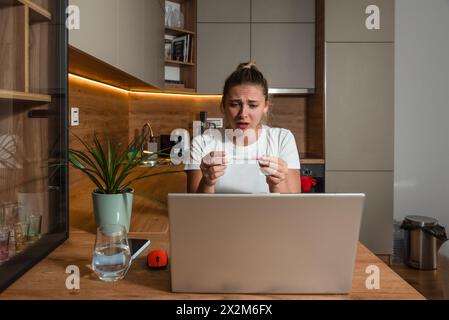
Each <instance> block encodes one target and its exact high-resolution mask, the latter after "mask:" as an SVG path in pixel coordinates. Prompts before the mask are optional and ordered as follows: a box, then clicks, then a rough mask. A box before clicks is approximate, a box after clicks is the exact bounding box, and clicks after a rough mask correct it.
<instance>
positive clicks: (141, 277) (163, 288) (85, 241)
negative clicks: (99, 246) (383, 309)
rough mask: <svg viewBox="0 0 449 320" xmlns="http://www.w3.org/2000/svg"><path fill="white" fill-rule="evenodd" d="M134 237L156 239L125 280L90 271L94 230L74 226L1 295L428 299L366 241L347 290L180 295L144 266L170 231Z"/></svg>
mask: <svg viewBox="0 0 449 320" xmlns="http://www.w3.org/2000/svg"><path fill="white" fill-rule="evenodd" d="M130 237H134V238H147V239H150V240H151V241H152V244H151V245H150V247H149V248H147V249H146V251H145V252H144V254H141V255H140V257H138V258H137V259H136V260H135V261H134V262H133V264H132V266H131V268H130V270H129V271H128V274H127V275H126V277H125V279H123V280H121V281H118V282H115V283H107V282H103V281H100V280H99V279H98V278H97V277H96V275H95V273H94V272H93V271H92V270H91V267H90V263H91V257H92V249H93V245H94V241H95V235H94V234H91V233H88V232H85V231H81V230H72V231H71V234H70V238H69V239H68V240H67V241H66V242H65V243H64V244H62V245H61V246H60V247H58V248H57V249H56V250H54V251H53V252H52V253H51V254H50V255H49V256H47V257H46V258H45V259H44V260H42V261H41V262H40V263H38V264H37V265H35V266H34V267H33V268H32V269H31V270H30V271H28V272H27V273H26V274H25V275H23V276H22V277H21V278H20V279H19V280H17V281H16V282H15V283H13V284H12V285H11V286H10V287H9V288H8V289H6V290H5V291H4V292H3V293H1V294H0V300H1V299H12V300H14V299H55V300H57V299H65V300H78V299H87V300H89V299H100V300H109V299H112V300H113V299H120V300H125V299H139V300H141V299H158V300H164V299H199V300H201V299H246V300H260V299H262V300H265V299H308V300H309V299H424V297H423V296H422V295H421V294H420V293H419V292H417V291H416V290H415V289H414V288H413V287H412V286H410V285H409V284H408V283H407V282H405V281H404V280H403V279H402V278H400V277H399V276H398V275H397V274H396V273H394V271H393V270H392V269H390V268H389V267H388V266H387V265H386V264H385V263H383V262H382V261H381V260H380V259H379V258H377V257H376V256H375V255H374V254H373V253H371V252H370V251H369V250H368V249H367V248H366V247H365V246H363V245H362V244H359V245H358V251H357V258H356V265H355V271H354V277H353V286H352V290H351V292H350V293H349V294H347V295H292V294H285V295H266V294H261V295H259V294H180V293H172V292H171V290H170V271H169V269H168V268H167V269H164V270H150V269H148V268H147V267H146V260H145V258H146V253H148V252H149V251H150V250H151V249H152V248H162V249H166V250H167V251H168V249H169V235H168V232H166V231H165V232H132V233H130ZM69 265H77V266H78V267H79V268H80V274H81V279H80V289H79V290H68V289H67V288H66V286H65V282H66V278H67V277H68V274H66V273H65V270H66V267H67V266H69ZM369 265H376V266H378V267H379V269H380V275H381V277H380V289H378V290H376V289H373V290H369V289H367V288H366V285H365V281H366V278H367V276H368V274H366V273H365V270H366V267H367V266H369Z"/></svg>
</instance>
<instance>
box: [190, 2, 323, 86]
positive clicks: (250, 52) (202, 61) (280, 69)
mask: <svg viewBox="0 0 449 320" xmlns="http://www.w3.org/2000/svg"><path fill="white" fill-rule="evenodd" d="M248 4H250V5H252V7H251V8H250V7H248ZM247 8H249V10H248V9H247ZM230 12H231V13H232V14H230ZM251 12H252V18H251V19H248V18H247V16H246V15H247V14H249V13H251ZM237 14H238V15H237ZM243 14H244V15H245V17H246V18H245V19H243V18H241V15H243ZM206 21H207V23H205V22H206ZM314 21H315V1H310V0H299V1H292V0H282V1H270V0H265V1H257V0H252V1H243V2H242V1H209V0H203V1H201V0H200V1H198V25H197V30H198V51H197V58H198V59H197V63H198V68H197V90H198V92H199V93H215V94H217V93H221V91H222V89H223V84H224V81H225V79H226V77H227V76H228V75H229V74H230V73H231V72H232V71H233V70H235V68H236V66H237V65H238V64H239V63H241V62H247V61H250V60H254V61H255V62H256V64H257V65H258V66H259V67H260V69H261V70H262V71H263V73H264V75H265V76H266V77H267V79H268V80H269V86H270V88H279V89H311V90H313V89H314V88H315V22H314ZM243 22H247V23H243ZM236 32H237V33H236ZM217 61H219V63H217ZM210 70H214V72H213V74H212V73H211V72H210ZM215 70H216V71H215Z"/></svg>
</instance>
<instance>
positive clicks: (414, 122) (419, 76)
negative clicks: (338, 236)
mask: <svg viewBox="0 0 449 320" xmlns="http://www.w3.org/2000/svg"><path fill="white" fill-rule="evenodd" d="M395 11H396V18H395V20H396V22H395V23H396V39H395V47H396V52H395V60H396V61H395V166H394V172H395V179H394V218H395V219H399V220H402V219H403V217H404V216H406V215H409V214H420V215H427V216H432V217H435V218H437V219H438V220H439V221H440V223H441V224H442V225H443V226H444V227H445V228H446V230H447V231H448V233H449V0H430V1H423V0H396V10H395Z"/></svg>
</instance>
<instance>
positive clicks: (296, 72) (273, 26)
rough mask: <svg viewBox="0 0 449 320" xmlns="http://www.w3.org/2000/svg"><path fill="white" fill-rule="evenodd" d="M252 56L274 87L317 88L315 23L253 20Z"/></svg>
mask: <svg viewBox="0 0 449 320" xmlns="http://www.w3.org/2000/svg"><path fill="white" fill-rule="evenodd" d="M251 59H252V60H254V61H256V63H257V65H258V66H259V67H260V68H261V70H263V72H264V74H265V75H266V77H267V78H268V83H269V84H270V87H273V88H285V89H289V88H314V86H315V24H313V23H305V24H295V23H252V24H251Z"/></svg>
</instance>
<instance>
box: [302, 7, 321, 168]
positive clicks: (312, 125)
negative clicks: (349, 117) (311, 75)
mask: <svg viewBox="0 0 449 320" xmlns="http://www.w3.org/2000/svg"><path fill="white" fill-rule="evenodd" d="M315 45H316V48H315V52H316V59H315V94H313V95H311V96H309V97H308V98H307V118H306V127H307V134H306V135H307V141H306V144H307V153H309V154H312V155H316V156H317V157H318V158H321V159H324V155H325V154H324V153H325V149H324V148H325V146H324V130H325V127H324V0H317V1H316V44H315Z"/></svg>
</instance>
